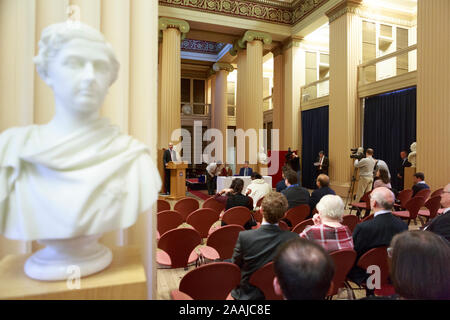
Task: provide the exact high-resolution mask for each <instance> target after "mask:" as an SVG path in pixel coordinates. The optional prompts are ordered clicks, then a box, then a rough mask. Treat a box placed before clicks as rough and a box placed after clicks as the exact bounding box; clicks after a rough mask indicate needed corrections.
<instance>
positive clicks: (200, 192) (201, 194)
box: [189, 190, 211, 200]
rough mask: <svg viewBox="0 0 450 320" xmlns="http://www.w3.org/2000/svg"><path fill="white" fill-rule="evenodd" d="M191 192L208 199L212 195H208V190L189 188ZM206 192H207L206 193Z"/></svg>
mask: <svg viewBox="0 0 450 320" xmlns="http://www.w3.org/2000/svg"><path fill="white" fill-rule="evenodd" d="M189 192H190V193H192V194H193V195H194V196H196V197H199V198H200V199H202V200H206V199H208V198H209V197H211V196H210V195H208V193H207V191H202V190H189ZM205 192H206V193H205Z"/></svg>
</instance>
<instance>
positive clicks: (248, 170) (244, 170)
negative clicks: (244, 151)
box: [239, 161, 253, 177]
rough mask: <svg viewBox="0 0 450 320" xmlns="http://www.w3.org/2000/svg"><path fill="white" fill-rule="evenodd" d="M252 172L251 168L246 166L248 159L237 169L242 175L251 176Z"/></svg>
mask: <svg viewBox="0 0 450 320" xmlns="http://www.w3.org/2000/svg"><path fill="white" fill-rule="evenodd" d="M252 173H253V169H252V168H250V167H249V166H248V161H245V163H244V167H242V168H241V170H239V175H240V176H241V177H242V176H251V175H252Z"/></svg>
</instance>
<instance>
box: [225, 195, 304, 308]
mask: <svg viewBox="0 0 450 320" xmlns="http://www.w3.org/2000/svg"><path fill="white" fill-rule="evenodd" d="M287 206H288V203H287V200H286V198H285V197H283V196H282V195H281V194H280V193H277V192H270V193H269V194H267V195H266V196H265V197H264V200H263V201H262V204H261V212H262V214H263V222H262V224H261V227H260V228H258V229H256V230H249V231H242V232H240V233H239V237H238V239H237V241H236V246H235V248H234V252H233V257H232V262H233V263H235V264H236V265H238V266H239V267H240V268H241V282H240V284H239V286H238V287H236V288H235V289H233V291H232V292H231V295H232V296H233V298H235V299H237V300H261V299H264V294H263V293H262V292H261V291H260V290H259V289H258V288H256V287H254V286H252V285H250V284H249V279H250V276H251V275H252V274H253V272H255V271H256V270H258V269H259V268H261V267H262V266H264V265H265V264H266V263H268V262H270V261H272V260H273V258H274V256H275V253H276V249H277V248H278V246H279V245H280V244H282V243H284V242H286V241H288V240H290V239H293V238H298V234H296V233H293V232H290V231H285V230H281V229H280V228H279V227H278V222H279V221H280V219H281V218H282V217H283V216H284V213H285V212H286V210H287Z"/></svg>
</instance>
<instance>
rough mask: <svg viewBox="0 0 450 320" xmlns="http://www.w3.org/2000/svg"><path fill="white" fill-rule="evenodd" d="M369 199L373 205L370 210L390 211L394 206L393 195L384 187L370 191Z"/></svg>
mask: <svg viewBox="0 0 450 320" xmlns="http://www.w3.org/2000/svg"><path fill="white" fill-rule="evenodd" d="M370 199H371V200H374V201H375V203H374V204H371V206H372V208H373V209H375V208H383V209H385V210H391V209H392V207H393V206H394V202H395V196H394V193H393V192H392V191H391V190H389V189H388V188H386V187H379V188H376V189H374V190H373V191H372V193H371V194H370Z"/></svg>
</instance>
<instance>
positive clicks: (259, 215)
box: [253, 210, 263, 223]
mask: <svg viewBox="0 0 450 320" xmlns="http://www.w3.org/2000/svg"><path fill="white" fill-rule="evenodd" d="M253 218H255V220H256V222H258V223H262V221H263V215H262V213H261V211H260V210H256V211H254V212H253Z"/></svg>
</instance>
